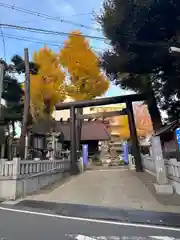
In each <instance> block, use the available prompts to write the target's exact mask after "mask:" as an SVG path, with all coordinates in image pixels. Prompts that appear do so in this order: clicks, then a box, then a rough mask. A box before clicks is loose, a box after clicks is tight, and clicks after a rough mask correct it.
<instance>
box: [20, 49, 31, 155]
mask: <svg viewBox="0 0 180 240" xmlns="http://www.w3.org/2000/svg"><path fill="white" fill-rule="evenodd" d="M24 63H25V93H24V95H25V96H24V113H23V122H22V128H21V136H20V140H19V154H20V157H21V158H24V154H25V142H26V141H25V138H26V134H27V123H28V116H29V108H30V72H29V53H28V49H27V48H25V49H24Z"/></svg>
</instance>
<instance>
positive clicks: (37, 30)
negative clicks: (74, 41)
mask: <svg viewBox="0 0 180 240" xmlns="http://www.w3.org/2000/svg"><path fill="white" fill-rule="evenodd" d="M0 26H1V27H2V28H11V29H17V30H22V31H29V32H35V33H41V34H51V35H64V36H69V35H70V34H73V35H74V36H77V37H79V36H81V35H79V34H78V33H68V32H58V31H51V30H47V29H42V28H32V27H24V26H18V25H13V24H0ZM83 36H84V37H86V38H90V39H96V40H101V41H107V39H106V38H104V37H98V36H90V35H84V34H83Z"/></svg>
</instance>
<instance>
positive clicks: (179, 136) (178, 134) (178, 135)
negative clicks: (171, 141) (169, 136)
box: [176, 128, 180, 150]
mask: <svg viewBox="0 0 180 240" xmlns="http://www.w3.org/2000/svg"><path fill="white" fill-rule="evenodd" d="M176 138H177V143H178V148H179V150H180V128H177V129H176Z"/></svg>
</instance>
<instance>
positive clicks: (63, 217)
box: [0, 207, 180, 232]
mask: <svg viewBox="0 0 180 240" xmlns="http://www.w3.org/2000/svg"><path fill="white" fill-rule="evenodd" d="M0 210H2V211H8V212H17V213H23V214H24V213H26V214H31V215H39V216H44V217H51V218H59V219H66V220H76V221H83V222H92V223H99V224H109V225H118V226H125V227H136V228H138V227H140V228H150V229H161V230H167V231H175V232H180V228H176V227H166V226H158V225H148V224H139V223H127V222H116V221H106V220H98V219H92V218H81V217H71V216H63V215H56V214H50V213H42V212H33V211H28V210H21V209H13V208H6V207H0Z"/></svg>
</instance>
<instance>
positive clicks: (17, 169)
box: [13, 158, 21, 179]
mask: <svg viewBox="0 0 180 240" xmlns="http://www.w3.org/2000/svg"><path fill="white" fill-rule="evenodd" d="M20 161H21V160H20V158H13V179H18V177H19V175H20Z"/></svg>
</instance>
